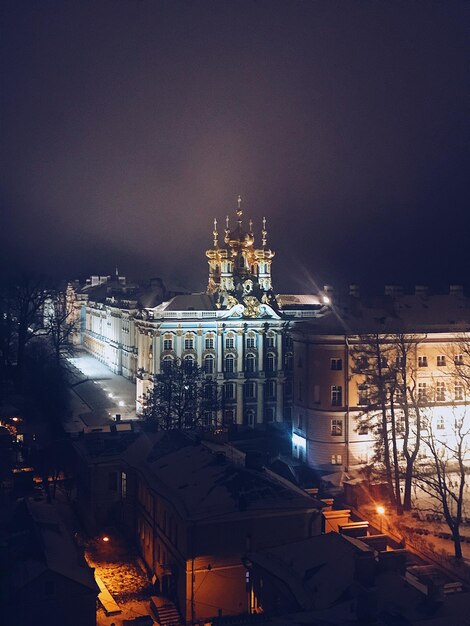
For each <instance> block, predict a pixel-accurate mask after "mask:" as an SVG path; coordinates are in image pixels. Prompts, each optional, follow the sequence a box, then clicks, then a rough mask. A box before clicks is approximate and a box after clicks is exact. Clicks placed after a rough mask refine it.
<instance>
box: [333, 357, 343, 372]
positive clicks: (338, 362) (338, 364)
mask: <svg viewBox="0 0 470 626" xmlns="http://www.w3.org/2000/svg"><path fill="white" fill-rule="evenodd" d="M330 368H331V369H332V370H335V371H336V372H339V371H341V370H342V369H343V359H331V365H330Z"/></svg>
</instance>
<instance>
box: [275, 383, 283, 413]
mask: <svg viewBox="0 0 470 626" xmlns="http://www.w3.org/2000/svg"><path fill="white" fill-rule="evenodd" d="M283 420H284V381H282V380H279V379H278V380H277V387H276V422H282V421H283Z"/></svg>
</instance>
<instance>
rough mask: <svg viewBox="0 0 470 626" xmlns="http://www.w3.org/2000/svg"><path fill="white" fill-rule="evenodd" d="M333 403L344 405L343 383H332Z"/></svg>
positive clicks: (334, 404)
mask: <svg viewBox="0 0 470 626" xmlns="http://www.w3.org/2000/svg"><path fill="white" fill-rule="evenodd" d="M331 405H332V406H343V388H342V386H341V385H332V387H331Z"/></svg>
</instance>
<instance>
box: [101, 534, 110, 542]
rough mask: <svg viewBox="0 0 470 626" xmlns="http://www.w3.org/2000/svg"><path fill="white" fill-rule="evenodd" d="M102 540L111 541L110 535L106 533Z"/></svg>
mask: <svg viewBox="0 0 470 626" xmlns="http://www.w3.org/2000/svg"><path fill="white" fill-rule="evenodd" d="M102 540H103V541H104V542H105V543H108V541H109V537H108V535H105V536H104V537H103V538H102Z"/></svg>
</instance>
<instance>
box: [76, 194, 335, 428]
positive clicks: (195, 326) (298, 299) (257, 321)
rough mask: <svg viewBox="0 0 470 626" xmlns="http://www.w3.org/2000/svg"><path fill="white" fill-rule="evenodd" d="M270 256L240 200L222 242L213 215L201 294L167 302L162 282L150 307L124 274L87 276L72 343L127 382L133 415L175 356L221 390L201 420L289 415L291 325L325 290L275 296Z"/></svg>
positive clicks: (317, 304)
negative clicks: (215, 407)
mask: <svg viewBox="0 0 470 626" xmlns="http://www.w3.org/2000/svg"><path fill="white" fill-rule="evenodd" d="M274 255H275V253H274V251H272V250H271V249H270V248H269V246H268V245H267V230H266V220H265V219H263V223H262V230H261V237H260V245H256V240H255V235H254V233H253V224H252V222H251V221H250V222H249V223H248V228H245V227H244V225H243V213H242V210H241V206H240V200H239V203H238V208H237V211H236V219H235V224H234V225H233V227H232V228H231V227H230V220H229V218H228V217H227V219H226V224H225V229H224V233H223V241H220V235H219V232H218V230H217V221H216V220H214V229H213V246H212V248H211V249H209V250H207V252H206V256H207V259H208V264H209V280H208V287H207V291H206V292H205V293H198V294H181V293H180V294H178V295H174V297H170V298H168V293H167V292H166V291H165V289H164V288H163V286H162V290H161V291H160V292H159V293H158V294H156V297H154V299H153V300H154V303H153V304H152V303H150V302H148V301H146V299H145V298H144V297H142V295H139V293H138V291H137V290H135V289H134V290H132V289H131V288H130V287H129V286H127V285H126V284H125V279H121V278H120V277H116V280H114V279H113V280H111V279H110V278H109V277H105V278H104V279H103V278H102V277H95V279H94V280H92V281H91V282H90V283H89V285H86V286H85V287H83V288H82V289H81V290H78V291H79V292H80V293H81V294H82V298H84V297H86V303H85V304H84V305H83V306H82V312H81V314H80V315H81V316H82V319H83V320H84V321H83V329H82V333H81V340H80V341H81V343H82V344H83V346H84V347H85V348H86V349H87V350H88V351H89V352H90V353H91V354H92V355H93V356H95V357H96V358H98V359H99V360H101V361H102V362H103V363H105V364H106V365H107V366H108V367H110V369H112V370H113V371H114V372H115V373H118V374H121V375H123V376H125V377H127V378H129V379H131V380H135V382H136V409H137V412H138V413H140V412H141V411H142V408H143V403H144V401H145V396H146V394H147V392H148V391H149V390H150V389H151V387H152V384H153V378H154V376H155V375H157V374H159V373H160V372H161V371H162V366H163V363H164V362H165V361H168V360H173V359H181V360H182V361H191V362H193V363H195V364H197V365H198V366H200V367H202V368H204V370H205V372H206V375H207V377H209V378H211V379H213V380H215V381H216V382H217V385H219V387H220V388H221V392H222V393H221V396H222V398H223V406H222V409H221V411H220V412H219V414H218V415H217V416H209V417H208V421H209V422H211V421H213V420H215V419H217V423H218V424H221V423H224V424H231V423H236V424H240V425H242V424H243V425H246V426H248V427H254V426H256V425H257V424H263V423H269V422H281V421H283V420H290V417H291V398H292V382H291V379H292V342H291V339H290V330H291V329H292V327H293V326H295V324H296V323H298V322H299V321H301V320H304V319H308V318H310V319H312V318H315V317H318V316H322V315H324V314H325V312H326V310H327V309H328V306H327V303H328V302H329V300H328V296H327V295H326V294H325V293H322V294H316V295H299V296H297V295H276V294H275V293H274V291H273V285H272V277H271V265H272V260H273V258H274ZM116 281H117V284H115V283H116ZM119 281H120V282H119ZM123 281H124V282H123ZM173 294H174V292H173ZM164 297H165V298H166V299H165V301H164V302H162V299H163V298H164ZM75 306H76V307H77V306H78V307H79V305H75Z"/></svg>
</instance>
